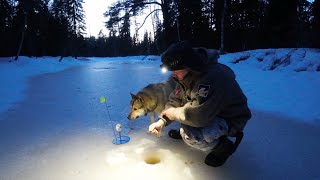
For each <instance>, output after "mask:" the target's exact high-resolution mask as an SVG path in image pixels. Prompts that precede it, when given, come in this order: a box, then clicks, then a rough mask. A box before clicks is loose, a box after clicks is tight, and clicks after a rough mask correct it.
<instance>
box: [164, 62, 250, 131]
mask: <svg viewBox="0 0 320 180" xmlns="http://www.w3.org/2000/svg"><path fill="white" fill-rule="evenodd" d="M235 78H236V77H235V74H234V72H233V71H232V70H231V69H230V68H229V67H227V66H226V65H223V64H220V63H211V64H208V65H207V66H205V67H203V71H201V72H199V71H191V72H189V73H188V74H187V75H186V77H185V78H184V80H183V81H181V82H180V81H178V80H177V82H178V85H177V86H176V88H175V90H174V91H173V92H172V93H171V94H170V97H169V99H170V101H169V102H168V103H167V104H166V109H168V108H170V107H175V108H174V112H175V113H174V116H175V118H174V120H176V121H178V122H180V123H182V124H185V125H189V126H192V127H205V126H207V125H209V124H210V123H211V122H212V121H214V119H215V117H220V118H223V119H225V120H226V121H227V123H228V125H229V128H230V135H233V134H235V133H236V132H238V131H242V130H243V128H244V126H245V125H246V123H247V121H248V120H249V119H250V118H251V112H250V110H249V108H248V105H247V98H246V96H245V95H244V93H243V92H242V90H241V88H240V86H239V84H238V82H237V81H236V79H235ZM160 117H161V115H160ZM165 122H166V125H168V124H169V123H170V122H169V121H167V120H165Z"/></svg>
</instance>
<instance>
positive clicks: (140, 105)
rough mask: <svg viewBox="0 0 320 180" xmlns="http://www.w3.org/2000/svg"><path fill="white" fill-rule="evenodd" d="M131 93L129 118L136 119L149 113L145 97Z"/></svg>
mask: <svg viewBox="0 0 320 180" xmlns="http://www.w3.org/2000/svg"><path fill="white" fill-rule="evenodd" d="M130 94H131V98H132V99H131V101H130V113H129V115H128V119H129V120H135V119H137V118H139V117H140V116H146V115H147V114H148V109H147V108H146V106H145V105H144V101H143V98H142V97H140V96H137V95H134V94H132V93H130Z"/></svg>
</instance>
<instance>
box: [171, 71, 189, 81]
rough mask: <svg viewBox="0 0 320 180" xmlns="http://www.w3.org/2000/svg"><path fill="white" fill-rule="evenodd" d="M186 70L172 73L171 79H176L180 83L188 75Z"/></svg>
mask: <svg viewBox="0 0 320 180" xmlns="http://www.w3.org/2000/svg"><path fill="white" fill-rule="evenodd" d="M188 72H189V70H188V69H181V70H175V71H172V77H174V78H177V79H178V80H179V81H182V80H183V79H184V77H185V76H186V75H187V74H188Z"/></svg>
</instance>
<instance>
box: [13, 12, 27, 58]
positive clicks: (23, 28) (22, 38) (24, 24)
mask: <svg viewBox="0 0 320 180" xmlns="http://www.w3.org/2000/svg"><path fill="white" fill-rule="evenodd" d="M23 21H24V22H23V27H22V32H21V39H20V43H19V48H18V52H17V55H16V58H15V59H14V60H16V61H17V60H18V59H19V56H20V53H21V49H22V45H23V41H24V34H25V32H26V22H27V14H25V16H24V20H23Z"/></svg>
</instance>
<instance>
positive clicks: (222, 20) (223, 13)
mask: <svg viewBox="0 0 320 180" xmlns="http://www.w3.org/2000/svg"><path fill="white" fill-rule="evenodd" d="M226 9H227V0H223V10H222V15H221V34H220V53H223V52H224V24H225V23H224V19H225V14H226Z"/></svg>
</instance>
